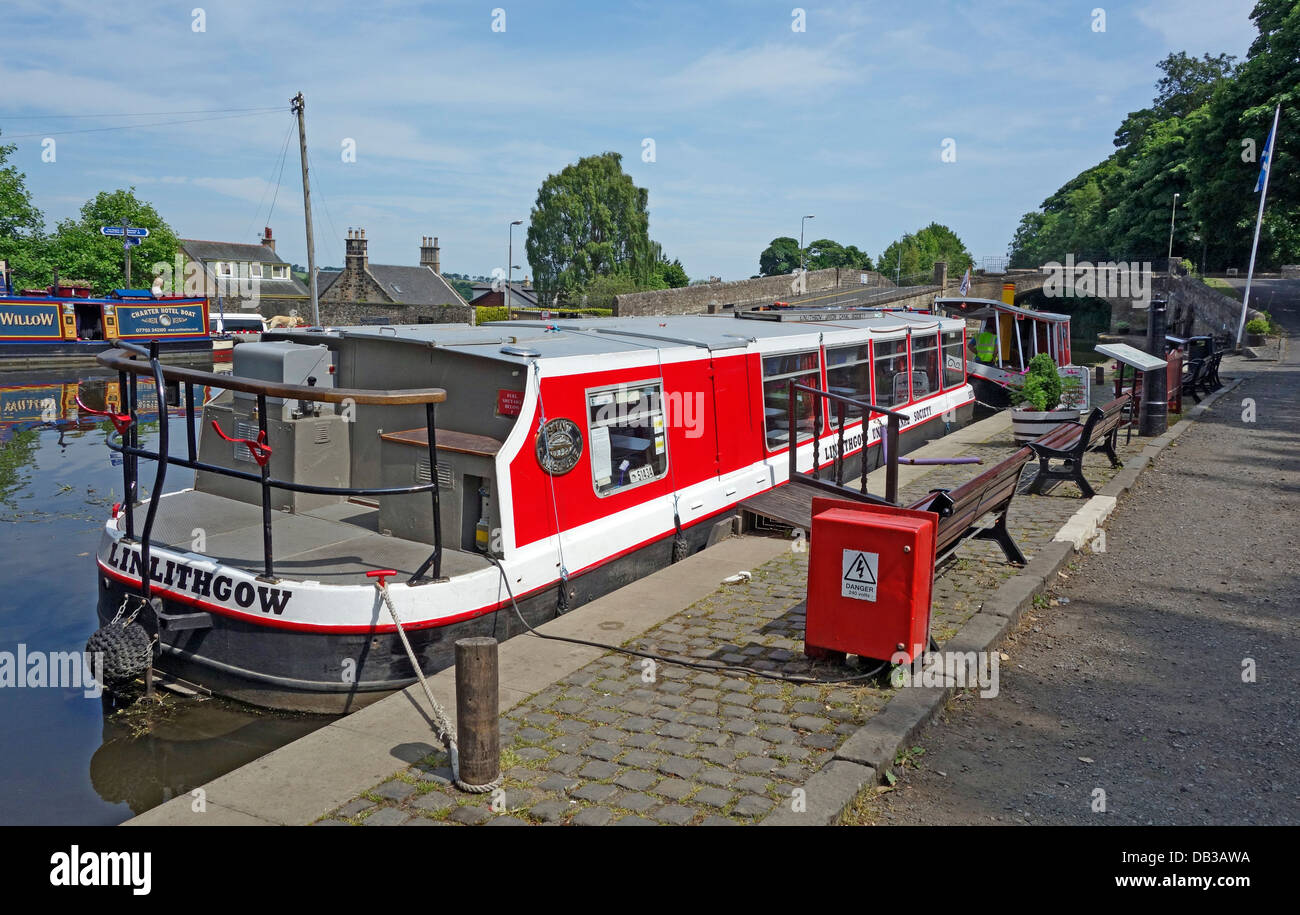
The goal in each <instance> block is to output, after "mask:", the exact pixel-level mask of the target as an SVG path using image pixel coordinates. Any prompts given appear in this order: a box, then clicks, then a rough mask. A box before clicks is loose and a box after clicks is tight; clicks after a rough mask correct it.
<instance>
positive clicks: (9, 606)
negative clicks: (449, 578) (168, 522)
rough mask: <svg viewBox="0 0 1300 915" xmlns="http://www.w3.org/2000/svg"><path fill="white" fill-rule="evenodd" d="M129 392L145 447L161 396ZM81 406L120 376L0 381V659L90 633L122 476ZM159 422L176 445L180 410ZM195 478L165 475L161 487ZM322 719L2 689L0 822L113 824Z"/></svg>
mask: <svg viewBox="0 0 1300 915" xmlns="http://www.w3.org/2000/svg"><path fill="white" fill-rule="evenodd" d="M138 390H139V400H140V413H141V417H140V418H141V420H142V423H141V427H140V431H141V437H142V440H143V441H144V442H145V443H147V444H148V445H152V444H153V443H154V441H155V439H156V435H157V429H158V423H159V422H160V420H161V419H162V416H161V415H160V412H159V405H158V397H157V394H156V392H155V391H154V389H153V387H152V385H151V384H150V383H148V382H146V381H141V382H140V384H139V388H138ZM213 393H215V392H213V391H204V392H203V400H204V401H206V400H208V399H209V398H210V397H211V396H212V394H213ZM198 394H199V392H197V391H196V397H197V396H198ZM78 398H80V399H81V402H82V403H83V404H84V405H85V406H86V407H89V408H91V409H95V410H110V411H115V410H118V409H119V408H120V406H121V404H122V402H123V397H122V392H121V390H120V388H119V385H118V381H117V377H116V376H115V375H112V376H108V375H104V374H102V373H96V372H95V371H93V370H83V371H80V372H78V371H76V370H72V371H58V370H49V371H46V372H44V373H41V372H23V373H21V374H13V373H0V583H3V587H0V652H7V653H9V654H10V655H11V656H12V655H16V654H17V649H18V646H19V645H22V646H25V650H26V651H27V652H28V653H30V652H56V651H57V652H67V651H76V652H80V651H81V649H82V647H83V646H84V645H85V642H86V639H87V638H88V637H89V635H90V634H91V632H93V631H94V629H95V628H96V618H95V602H96V598H97V594H96V588H97V582H96V578H97V576H96V574H95V569H94V554H95V548H96V546H97V544H98V542H99V534H100V529H101V526H102V524H103V523H104V519H105V518H106V517H107V514H108V511H109V507H110V506H111V505H112V504H113V502H115V501H120V499H121V497H122V472H121V464H120V457H118V456H117V455H113V454H112V452H110V451H109V450H108V448H107V447H106V446H105V437H106V435H107V434H108V433H109V432H110V431H111V430H112V426H111V424H110V423H108V422H107V421H106V420H105V419H104V418H103V417H100V416H94V415H91V414H89V413H87V412H85V411H84V410H82V409H81V408H79V407H78V405H77V399H78ZM166 416H167V420H166V421H168V422H170V423H172V424H173V425H172V427H171V428H172V440H173V442H183V441H184V426H185V422H184V418H183V416H182V415H181V411H180V410H179V409H169V410H167V411H166ZM110 455H111V456H112V458H114V459H115V460H110ZM150 479H151V476H150V475H148V474H146V475H145V477H144V479H143V480H142V482H143V483H145V485H148V481H149V480H150ZM192 481H193V474H192V473H191V472H189V471H185V470H183V469H182V468H172V472H171V473H169V474H168V477H167V489H168V490H169V491H170V490H176V489H184V488H186V487H188V486H190V485H191V483H192ZM327 720H328V719H324V718H319V717H295V716H288V715H283V714H277V713H268V712H264V711H260V710H254V709H249V708H246V707H244V706H240V705H236V704H233V703H227V702H225V701H222V700H218V699H206V700H198V699H186V698H179V697H176V696H166V697H165V698H164V700H163V702H162V703H161V706H158V705H155V704H149V705H143V706H138V707H135V708H133V709H131V710H119V709H117V708H115V707H113V706H112V705H111V704H107V705H104V704H101V700H100V699H97V698H87V697H86V696H84V695H83V692H82V691H81V690H79V689H58V688H51V687H45V688H8V687H6V688H0V734H4V749H5V752H3V753H0V823H88V824H110V823H119V822H121V821H122V820H125V819H127V818H129V817H130V816H132V815H134V814H135V813H139V812H141V811H143V810H147V809H149V808H150V807H152V806H154V805H156V804H158V803H161V802H162V801H164V800H166V799H168V798H169V797H173V796H176V795H178V794H182V793H186V792H188V791H190V790H191V789H193V788H194V787H195V786H197V785H200V784H202V783H204V782H206V781H209V780H211V779H213V778H215V777H217V776H219V775H221V774H223V773H225V772H228V771H230V770H231V769H233V768H235V767H237V766H239V765H242V764H244V763H245V762H250V761H252V760H253V759H256V758H257V757H258V756H261V755H263V754H265V753H266V752H268V751H270V750H272V749H274V748H275V747H277V746H280V745H282V744H284V743H286V742H288V741H290V740H294V739H296V738H297V737H300V736H302V735H303V734H306V733H308V732H310V731H311V730H314V729H315V728H317V727H320V726H321V725H322V724H324V723H325V722H326V721H327Z"/></svg>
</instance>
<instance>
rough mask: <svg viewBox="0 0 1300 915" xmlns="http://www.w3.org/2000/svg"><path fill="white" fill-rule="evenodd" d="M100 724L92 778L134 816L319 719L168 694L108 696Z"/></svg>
mask: <svg viewBox="0 0 1300 915" xmlns="http://www.w3.org/2000/svg"><path fill="white" fill-rule="evenodd" d="M160 703H161V704H160ZM103 722H104V725H103V737H102V743H101V744H100V747H99V749H97V750H96V751H95V753H94V755H93V756H92V757H91V758H90V783H91V785H92V786H93V787H94V789H95V793H96V794H98V795H99V797H100V798H101V799H102V800H104V801H106V802H107V803H110V804H125V805H126V806H127V807H129V808H130V810H131V813H133V814H138V813H144V812H145V811H146V810H149V809H151V808H153V807H156V806H158V805H159V804H161V803H163V802H165V801H168V800H171V799H172V798H174V797H178V796H180V795H182V794H188V793H189V792H190V791H192V790H193V789H194V788H195V787H197V786H198V785H199V784H201V783H202V782H203V781H206V780H207V777H211V776H207V777H204V778H198V776H199V774H200V773H211V774H212V775H216V774H220V773H223V772H228V771H230V770H231V769H234V768H236V767H238V766H241V765H243V764H244V763H246V762H250V761H252V760H254V759H257V758H258V757H259V756H263V755H265V754H267V753H269V752H271V751H272V750H274V749H276V748H277V747H280V746H283V745H284V744H285V743H287V742H288V741H290V740H294V739H296V738H298V737H301V736H303V735H305V734H309V733H311V732H312V731H314V730H315V729H316V728H318V727H320V725H321V723H322V722H321V719H319V718H316V717H305V716H304V717H299V718H293V717H290V716H286V715H282V714H272V713H269V712H259V711H256V710H254V709H250V708H246V707H244V706H235V705H230V704H226V703H222V702H213V701H199V700H193V699H177V698H175V697H173V696H169V695H167V694H165V693H160V694H159V699H158V700H157V701H155V700H149V699H143V698H141V699H140V700H139V701H137V702H136V703H134V704H133V705H130V706H128V707H125V708H121V709H117V708H114V705H113V702H112V700H108V699H105V701H104V714H103ZM196 779H197V780H196Z"/></svg>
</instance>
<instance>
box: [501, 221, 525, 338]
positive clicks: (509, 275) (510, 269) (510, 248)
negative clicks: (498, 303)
mask: <svg viewBox="0 0 1300 915" xmlns="http://www.w3.org/2000/svg"><path fill="white" fill-rule="evenodd" d="M523 224H524V221H523V220H522V219H516V220H515V221H514V222H512V223H510V228H509V230H508V231H509V233H510V240H509V242H508V243H507V245H506V295H505V305H506V317H507V318H509V317H510V281H511V280H512V279H513V278H514V273H515V267H514V264H515V226H522V225H523Z"/></svg>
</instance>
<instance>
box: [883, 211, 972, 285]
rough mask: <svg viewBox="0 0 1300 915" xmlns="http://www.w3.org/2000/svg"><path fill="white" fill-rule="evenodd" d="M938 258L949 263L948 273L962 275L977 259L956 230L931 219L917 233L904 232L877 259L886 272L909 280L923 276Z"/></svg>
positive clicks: (888, 275) (928, 272)
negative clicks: (972, 255)
mask: <svg viewBox="0 0 1300 915" xmlns="http://www.w3.org/2000/svg"><path fill="white" fill-rule="evenodd" d="M939 261H944V262H946V263H947V264H948V275H949V276H960V275H961V274H962V273H964V272H966V268H967V267H970V266H971V265H972V264H974V262H975V261H974V258H972V257H971V255H970V252H969V251H967V250H966V246H965V245H964V244H963V243H962V240H961V239H960V238H958V237H957V233H955V232H953V230H952V229H950V228H948V227H947V226H944V225H940V224H939V223H937V222H932V223H930V224H929V225H928V226H926V227H925V228H924V229H922V230H921V231H919V232H917V233H916V234H915V235H913V234H907V235H904V236H903V237H902V238H900V239H899V240H898V241H896V242H894V243H893V244H891V245H890V246H889V247H888V248H886V249H885V251H884V253H883V254H881V255H880V258H879V259H878V260H877V261H876V263H877V265H878V266H879V269H880V271H881V272H882V273H883V274H884V275H885V276H887V277H892V276H899V277H900V278H901V279H902V280H903V282H904V283H905V284H906V281H907V280H908V279H911V280H913V281H914V282H915V281H918V280H923V279H924V276H925V275H926V274H930V273H932V272H933V271H934V265H935V264H936V263H938V262H939ZM900 262H901V268H900Z"/></svg>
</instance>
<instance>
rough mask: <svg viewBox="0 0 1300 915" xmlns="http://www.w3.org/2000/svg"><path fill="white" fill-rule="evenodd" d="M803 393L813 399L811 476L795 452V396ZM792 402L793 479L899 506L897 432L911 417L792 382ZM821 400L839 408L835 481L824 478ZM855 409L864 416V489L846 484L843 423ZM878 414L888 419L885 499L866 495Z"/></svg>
mask: <svg viewBox="0 0 1300 915" xmlns="http://www.w3.org/2000/svg"><path fill="white" fill-rule="evenodd" d="M798 391H803V392H805V393H807V394H811V395H812V396H813V398H814V399H813V434H812V444H813V454H812V473H801V472H800V471H799V470H798V468H797V466H796V453H797V452H798V449H799V435H798V430H797V429H796V427H795V412H796V405H795V397H796V392H798ZM789 392H790V393H789V403H788V404H787V405H786V406H787V409H788V411H789V423H790V425H789V436H790V480H791V481H794V480H799V481H800V482H803V483H809V484H811V485H813V486H817V487H820V488H822V489H826V490H828V491H830V492H834V493H837V494H842V495H847V496H850V497H853V498H859V499H860V498H864V497H865V498H867V499H869V500H871V501H876V502H886V503H888V504H890V505H897V504H898V433H899V425H900V423H901V422H902V421H903V420H905V419H908V418H909V417H908V414H906V413H900V412H898V411H897V410H891V409H889V408H888V407H882V406H879V405H878V404H874V403H869V402H867V401H865V400H855V399H854V398H852V397H845V396H844V395H843V394H832V393H831V392H830V391H823V390H822V389H821V388H814V387H810V386H809V385H806V384H799V383H798V382H795V381H791V382H790V384H789ZM818 398H821V399H824V400H828V401H833V402H834V403H835V405H836V420H837V423H838V428H837V430H836V432H837V447H836V450H835V480H834V482H831V481H829V480H823V479H821V468H820V466H819V465H820V464H821V451H820V448H821V436H822V405H821V402H820V400H818ZM849 408H851V409H853V410H856V411H857V412H858V413H859V414H860V415H861V416H862V468H861V471H862V480H861V484H860V485H861V489H853V488H852V487H850V486H845V485H844V420H845V412H846V409H849ZM874 413H879V414H881V415H882V416H885V417H887V419H886V428H885V436H884V438H883V439H881V448H882V449H883V451H884V454H883V455H882V460H883V461H884V464H885V497H884V499H881V498H879V497H878V496H872V495H871V494H869V493H868V492H867V474H868V468H867V437H868V435H869V433H870V427H871V415H872V414H874Z"/></svg>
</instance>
